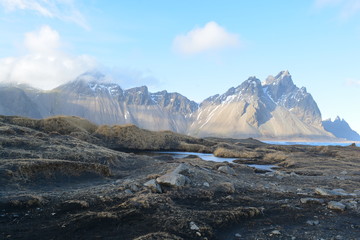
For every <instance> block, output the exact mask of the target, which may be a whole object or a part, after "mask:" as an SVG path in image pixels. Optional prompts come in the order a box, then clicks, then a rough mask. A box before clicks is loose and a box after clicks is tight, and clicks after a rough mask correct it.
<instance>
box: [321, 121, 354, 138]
mask: <svg viewBox="0 0 360 240" xmlns="http://www.w3.org/2000/svg"><path fill="white" fill-rule="evenodd" d="M323 125H324V128H325V130H326V131H328V132H331V133H332V134H334V136H335V137H337V138H345V139H347V140H350V141H360V135H359V134H358V133H357V132H355V131H354V130H352V129H351V127H350V126H349V124H348V123H347V122H346V121H345V120H344V119H340V117H339V116H338V117H336V119H335V120H334V121H331V119H327V120H325V121H323Z"/></svg>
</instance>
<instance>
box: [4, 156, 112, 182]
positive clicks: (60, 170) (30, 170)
mask: <svg viewBox="0 0 360 240" xmlns="http://www.w3.org/2000/svg"><path fill="white" fill-rule="evenodd" d="M8 162H9V163H8V164H6V163H3V167H4V168H3V169H4V170H7V171H6V172H3V173H5V174H6V175H7V176H6V178H7V179H8V181H14V180H16V181H21V182H28V181H32V180H34V179H43V180H61V178H64V177H66V178H72V177H75V178H79V177H86V176H87V175H89V174H90V175H91V176H99V177H110V176H111V171H110V169H109V167H107V166H105V165H102V164H91V163H80V162H72V161H64V160H49V159H37V160H35V159H19V160H16V162H15V161H11V163H10V161H8ZM6 168H7V169H6ZM9 169H11V172H9ZM0 172H2V171H0ZM0 175H3V174H0ZM3 176H4V175H3ZM4 177H5V176H4Z"/></svg>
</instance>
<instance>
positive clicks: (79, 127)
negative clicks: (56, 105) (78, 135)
mask: <svg viewBox="0 0 360 240" xmlns="http://www.w3.org/2000/svg"><path fill="white" fill-rule="evenodd" d="M0 120H1V121H2V122H6V123H10V124H14V125H18V126H21V127H27V128H31V129H35V130H38V131H43V132H46V133H50V132H57V133H59V134H63V135H66V134H70V133H73V132H85V133H88V134H92V133H93V132H95V131H96V129H97V125H95V124H93V123H91V122H90V121H88V120H86V119H83V118H80V117H75V116H54V117H50V118H46V119H41V120H37V119H30V118H25V117H14V116H0Z"/></svg>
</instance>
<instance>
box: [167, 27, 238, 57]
mask: <svg viewBox="0 0 360 240" xmlns="http://www.w3.org/2000/svg"><path fill="white" fill-rule="evenodd" d="M240 44H241V43H240V40H239V36H238V35H237V34H234V33H230V32H228V31H226V29H224V28H223V27H222V26H220V25H219V24H217V23H216V22H208V23H207V24H205V26H204V27H197V28H194V29H193V30H191V31H189V32H188V33H186V34H182V35H178V36H176V37H175V39H174V41H173V47H174V50H175V51H177V52H179V53H181V54H184V55H192V54H197V53H201V52H207V51H212V50H219V49H224V48H232V47H238V46H239V45H240Z"/></svg>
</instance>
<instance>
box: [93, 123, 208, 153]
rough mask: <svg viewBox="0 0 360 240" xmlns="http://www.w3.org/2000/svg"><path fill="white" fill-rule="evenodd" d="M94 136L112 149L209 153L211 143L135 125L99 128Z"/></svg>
mask: <svg viewBox="0 0 360 240" xmlns="http://www.w3.org/2000/svg"><path fill="white" fill-rule="evenodd" d="M94 136H95V137H97V138H99V139H101V140H102V141H104V143H105V144H106V146H107V147H110V148H114V149H136V150H180V151H195V152H199V151H211V149H208V148H209V147H210V146H211V145H212V144H213V143H210V142H208V141H204V140H202V139H197V138H193V137H188V136H185V135H181V134H177V133H173V132H170V131H161V132H153V131H149V130H145V129H141V128H138V127H136V126H135V125H115V126H106V125H103V126H100V127H99V128H98V129H97V130H96V132H95V133H94Z"/></svg>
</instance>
